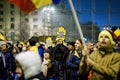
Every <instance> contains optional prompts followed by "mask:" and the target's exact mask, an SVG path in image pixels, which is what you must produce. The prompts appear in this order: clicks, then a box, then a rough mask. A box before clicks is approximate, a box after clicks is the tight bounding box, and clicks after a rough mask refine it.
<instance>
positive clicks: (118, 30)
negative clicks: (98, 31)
mask: <svg viewBox="0 0 120 80" xmlns="http://www.w3.org/2000/svg"><path fill="white" fill-rule="evenodd" d="M114 33H115V35H116V36H117V37H118V36H120V29H117V30H116V31H115V32H114Z"/></svg>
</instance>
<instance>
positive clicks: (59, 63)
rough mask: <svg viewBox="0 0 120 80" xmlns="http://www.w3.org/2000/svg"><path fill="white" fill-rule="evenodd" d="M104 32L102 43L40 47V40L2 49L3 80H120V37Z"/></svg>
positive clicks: (6, 44) (0, 78)
mask: <svg viewBox="0 0 120 80" xmlns="http://www.w3.org/2000/svg"><path fill="white" fill-rule="evenodd" d="M112 33H113V32H112V31H111V30H103V31H101V32H100V34H99V36H98V42H97V43H93V42H90V41H89V42H86V47H84V46H83V43H82V40H81V39H80V38H78V39H77V40H76V41H70V42H65V41H62V40H61V39H56V43H55V46H47V47H46V46H45V45H43V44H40V41H39V39H38V38H37V37H32V38H30V39H28V40H27V41H23V42H18V43H17V44H15V45H13V44H11V43H9V42H4V43H2V44H1V45H0V80H120V78H119V75H120V35H119V36H118V37H117V40H116V41H115V39H114V37H113V35H112Z"/></svg>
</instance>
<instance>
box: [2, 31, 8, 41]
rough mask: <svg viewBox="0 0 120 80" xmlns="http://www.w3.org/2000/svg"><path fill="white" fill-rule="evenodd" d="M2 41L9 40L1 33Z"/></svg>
mask: <svg viewBox="0 0 120 80" xmlns="http://www.w3.org/2000/svg"><path fill="white" fill-rule="evenodd" d="M0 39H1V40H3V41H7V39H6V38H5V37H4V36H3V35H2V34H1V33H0Z"/></svg>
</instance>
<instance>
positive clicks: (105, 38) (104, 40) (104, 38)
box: [99, 34, 111, 47]
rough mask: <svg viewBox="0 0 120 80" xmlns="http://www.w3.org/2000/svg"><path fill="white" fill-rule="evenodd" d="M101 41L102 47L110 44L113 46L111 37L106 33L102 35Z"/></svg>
mask: <svg viewBox="0 0 120 80" xmlns="http://www.w3.org/2000/svg"><path fill="white" fill-rule="evenodd" d="M99 43H100V46H101V47H109V46H111V42H110V39H109V37H108V36H107V35H106V34H104V35H101V36H100V40H99Z"/></svg>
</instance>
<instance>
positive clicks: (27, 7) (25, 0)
mask: <svg viewBox="0 0 120 80" xmlns="http://www.w3.org/2000/svg"><path fill="white" fill-rule="evenodd" d="M8 2H10V3H12V4H15V5H16V6H18V7H19V8H20V9H21V10H22V11H23V12H24V13H25V14H27V13H29V12H31V11H34V10H35V9H36V7H35V6H34V4H33V3H32V1H31V0H8Z"/></svg>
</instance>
